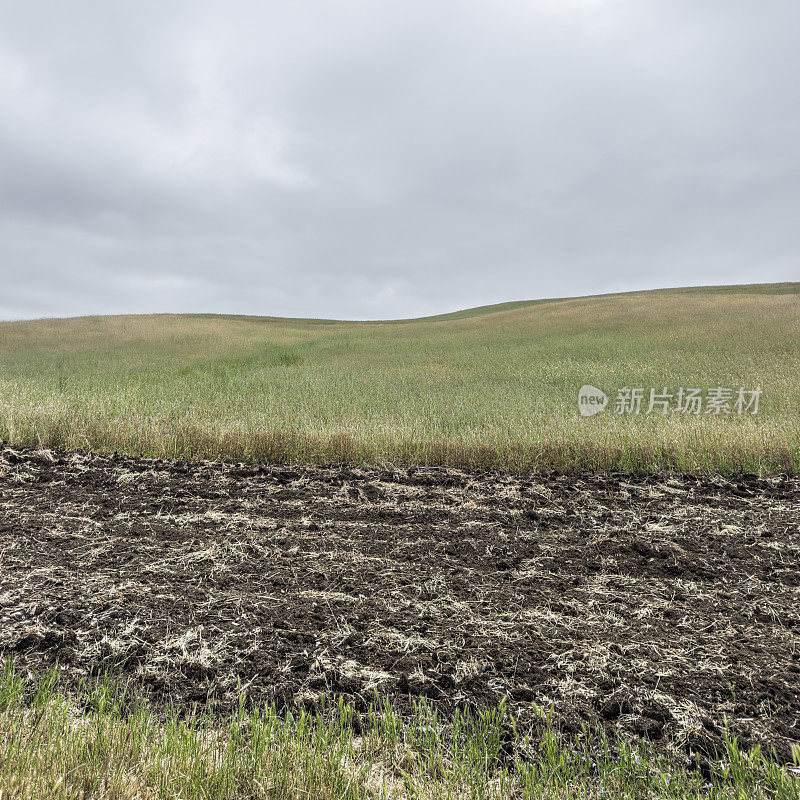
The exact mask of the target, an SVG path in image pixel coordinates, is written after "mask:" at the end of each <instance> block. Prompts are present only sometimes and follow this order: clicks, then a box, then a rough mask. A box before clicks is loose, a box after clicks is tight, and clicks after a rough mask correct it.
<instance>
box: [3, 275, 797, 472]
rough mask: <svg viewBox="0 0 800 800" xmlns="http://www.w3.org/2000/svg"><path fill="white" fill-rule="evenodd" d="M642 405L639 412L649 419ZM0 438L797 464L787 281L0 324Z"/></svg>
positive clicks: (239, 455) (206, 453) (506, 459)
mask: <svg viewBox="0 0 800 800" xmlns="http://www.w3.org/2000/svg"><path fill="white" fill-rule="evenodd" d="M585 383H588V384H592V385H594V386H597V387H600V388H602V389H604V390H605V392H606V393H607V394H608V395H609V397H610V401H611V406H613V403H614V399H615V396H616V393H617V390H618V389H620V388H621V387H625V386H627V387H643V388H645V389H649V387H654V388H656V389H658V390H659V391H660V390H661V389H662V388H663V387H665V386H666V387H668V388H669V389H670V391H671V392H677V390H678V388H679V387H697V388H701V389H707V388H712V387H717V386H721V387H731V388H733V389H738V388H740V387H743V388H746V389H756V388H759V387H760V388H761V389H762V392H763V394H762V396H761V400H760V408H759V413H758V414H757V415H755V416H753V415H743V416H739V415H737V414H735V413H732V414H727V415H725V414H720V415H718V416H717V415H710V414H702V415H700V416H694V415H686V414H678V413H669V414H668V415H666V416H663V415H661V414H659V413H651V414H645V413H642V414H640V415H638V416H636V415H628V414H626V415H617V414H615V413H613V408H611V406H610V407H609V409H608V410H607V411H606V412H605V413H603V414H599V415H597V416H594V417H587V418H583V417H581V416H580V415H579V414H578V409H577V399H576V398H577V392H578V388H579V387H580V386H581V385H582V384H585ZM646 405H647V403H646V401H645V405H644V406H643V411H644V410H645V406H646ZM0 438H5V439H7V440H10V441H11V443H12V444H18V445H38V444H41V445H44V446H49V447H74V448H82V449H85V448H93V449H105V450H111V449H119V450H126V451H130V452H134V453H144V454H150V455H158V456H168V457H210V458H216V457H226V458H232V459H242V460H268V461H281V462H282V461H294V460H310V461H337V460H357V461H369V462H375V461H382V460H387V461H394V462H400V463H414V462H421V463H429V464H441V463H448V464H453V465H462V466H487V467H488V466H502V467H510V468H531V467H533V468H559V469H574V468H584V467H587V468H604V469H607V468H624V469H628V468H632V469H644V470H649V469H654V468H659V467H665V466H666V467H672V468H676V469H681V470H720V471H726V470H738V469H746V470H759V469H760V470H770V471H776V470H777V471H787V470H793V471H798V470H800V284H776V285H759V286H735V287H716V288H697V289H674V290H659V291H652V292H635V293H629V294H618V295H604V296H596V297H586V298H576V299H563V300H548V301H538V302H537V301H533V302H529V303H507V304H503V305H500V306H495V307H491V306H490V307H483V308H477V309H471V310H468V311H462V312H457V313H455V314H448V315H442V316H439V317H431V318H424V319H417V320H403V321H393V322H337V321H332V320H294V319H277V318H267V317H263V318H262V317H236V316H215V315H174V316H173V315H158V316H125V317H85V318H79V319H66V320H37V321H31V322H4V323H0Z"/></svg>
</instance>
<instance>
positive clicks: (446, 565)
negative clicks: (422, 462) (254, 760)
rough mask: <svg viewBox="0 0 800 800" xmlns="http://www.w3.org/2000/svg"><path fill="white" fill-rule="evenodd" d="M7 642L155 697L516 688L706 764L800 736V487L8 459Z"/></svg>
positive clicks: (476, 701)
mask: <svg viewBox="0 0 800 800" xmlns="http://www.w3.org/2000/svg"><path fill="white" fill-rule="evenodd" d="M0 653H2V654H3V655H4V656H9V655H10V656H11V657H12V658H13V660H14V662H15V663H16V665H17V666H18V667H20V668H22V669H30V670H31V671H33V672H37V673H38V672H41V671H42V670H43V669H46V668H49V667H51V666H52V665H53V664H55V663H59V664H60V665H61V669H62V672H63V674H64V677H65V679H66V680H67V681H79V680H80V679H81V678H82V677H86V676H87V675H90V674H98V673H100V672H102V671H104V670H106V669H107V670H110V671H113V672H115V673H117V674H122V675H123V676H130V677H134V678H135V679H136V680H137V681H138V682H139V683H140V684H141V686H142V687H143V689H144V691H145V692H146V693H147V694H148V695H149V696H150V697H151V699H153V700H155V701H157V702H163V701H166V700H170V701H174V702H177V703H180V704H191V703H200V704H204V705H207V706H210V707H211V708H212V709H214V710H219V711H220V712H224V711H226V710H227V709H228V708H229V707H230V705H231V704H232V703H233V702H234V699H235V697H236V694H237V691H238V690H239V687H240V686H241V687H242V688H243V689H244V690H245V692H246V694H247V698H248V701H250V702H253V703H263V702H275V703H277V704H278V706H280V707H288V708H294V707H296V706H299V705H304V706H307V707H315V706H317V705H318V704H319V703H320V698H321V695H322V693H323V692H324V693H326V694H331V693H333V694H341V695H345V696H346V697H347V698H348V699H349V700H351V701H353V702H355V703H356V704H357V705H363V704H365V703H368V702H370V701H371V700H372V699H373V697H374V695H375V693H376V692H377V693H378V694H379V695H381V696H382V697H386V698H388V699H390V700H392V701H393V702H395V703H397V704H398V705H399V706H400V707H401V708H404V707H408V703H409V701H410V700H411V699H414V698H419V697H425V698H428V699H429V700H430V701H431V702H432V703H434V704H435V705H437V707H438V708H439V709H440V710H441V711H442V713H444V714H448V713H451V712H452V710H453V709H454V708H456V707H467V708H475V707H485V706H496V705H497V704H498V703H499V702H500V701H501V700H502V699H503V698H506V701H507V703H508V706H509V708H510V710H511V711H512V712H513V713H514V714H515V715H516V717H517V719H518V720H519V722H520V724H522V725H525V724H528V723H530V724H531V725H534V724H535V714H534V710H533V703H534V702H535V703H537V704H538V705H539V706H543V707H545V708H547V707H550V706H552V708H553V711H554V719H555V720H556V721H557V722H558V723H559V724H560V725H561V727H562V728H563V729H564V730H565V731H566V732H578V731H580V728H581V724H582V723H586V724H588V725H596V724H600V725H602V726H604V727H605V728H606V729H607V730H608V732H609V733H611V734H613V733H614V732H615V731H621V732H623V733H626V734H628V735H631V736H646V737H649V738H650V739H651V740H653V741H654V742H656V746H657V747H662V748H664V749H667V750H670V751H672V752H674V753H678V754H680V755H681V756H682V757H684V758H685V757H687V756H689V755H697V756H700V757H701V759H703V758H706V759H708V758H712V757H713V753H714V751H715V749H719V748H720V746H721V742H722V738H721V737H722V727H723V725H724V723H725V720H726V719H727V721H728V723H729V725H730V727H731V729H732V730H733V731H734V732H735V733H736V734H737V735H738V736H739V737H740V738H741V740H742V741H743V743H744V744H745V745H748V744H755V743H757V742H760V743H762V744H763V745H766V746H767V747H768V748H769V747H774V748H775V749H776V751H777V754H778V757H779V758H780V759H781V760H786V761H788V760H790V758H791V756H790V748H791V745H792V743H796V742H798V740H800V480H798V479H796V478H788V477H770V478H760V477H755V476H742V477H738V478H735V479H728V478H722V477H697V476H691V477H690V476H649V477H643V476H634V475H623V474H608V475H595V474H585V475H579V476H574V475H573V476H564V475H556V474H552V475H535V476H514V475H507V474H498V473H480V474H479V473H473V474H470V473H466V472H462V471H457V470H451V469H423V468H418V469H401V470H392V469H377V468H376V469H357V468H351V467H342V466H331V467H312V466H309V467H298V466H293V467H276V466H252V465H241V464H239V465H236V464H220V463H213V464H210V463H206V464H190V463H181V462H169V461H155V460H144V459H132V458H126V457H120V456H96V455H85V454H69V453H56V452H51V451H47V450H41V451H36V452H34V451H15V450H12V449H10V448H8V447H3V446H0Z"/></svg>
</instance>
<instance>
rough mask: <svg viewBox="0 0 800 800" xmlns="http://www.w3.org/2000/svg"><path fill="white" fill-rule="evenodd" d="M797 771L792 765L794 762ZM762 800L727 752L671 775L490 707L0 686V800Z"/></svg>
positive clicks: (761, 788) (745, 768) (784, 796)
mask: <svg viewBox="0 0 800 800" xmlns="http://www.w3.org/2000/svg"><path fill="white" fill-rule="evenodd" d="M799 761H800V759H799ZM442 797H452V798H461V797H463V798H498V800H499V799H500V798H548V797H549V798H572V797H582V798H601V797H602V798H611V799H612V800H613V799H615V798H657V797H665V798H706V797H707V798H776V800H797V798H798V797H800V779H797V778H795V777H793V776H792V774H791V772H790V771H787V770H785V769H783V768H782V767H780V766H778V765H777V764H775V763H774V762H773V761H771V760H769V759H767V758H765V757H764V756H763V754H762V753H761V752H760V750H758V749H756V750H754V751H751V752H750V753H747V754H745V753H742V752H740V750H739V749H738V747H737V745H736V742H735V740H733V739H729V740H728V741H727V752H726V753H725V754H722V756H721V758H720V761H719V763H718V765H716V770H715V771H714V772H713V774H711V776H710V777H709V776H706V777H703V776H701V775H700V773H699V772H696V771H692V770H686V769H683V768H680V767H677V766H675V765H671V764H669V763H667V762H665V761H663V760H661V759H659V758H657V757H655V756H653V755H652V753H651V751H650V750H649V748H648V747H647V746H646V745H645V744H642V745H641V746H639V747H636V748H634V747H631V746H630V745H627V744H625V743H623V742H621V741H619V742H615V743H614V744H613V746H612V745H610V744H609V742H608V741H607V740H605V739H603V738H602V737H600V738H594V739H593V738H592V737H591V736H585V737H584V738H583V740H582V742H581V744H578V742H577V740H573V741H567V740H562V739H560V738H559V737H558V736H557V734H556V733H555V732H554V731H553V730H552V728H551V727H550V726H549V720H548V718H547V716H546V715H543V716H542V730H541V732H540V735H539V736H537V738H536V741H535V742H534V741H533V740H531V739H530V738H528V736H527V735H522V734H520V733H518V732H517V731H516V730H515V728H514V724H513V719H512V718H511V717H510V716H509V715H508V714H507V713H506V712H505V709H504V708H502V707H501V708H499V709H497V710H495V711H491V712H484V713H481V714H478V715H476V716H471V715H457V716H456V718H455V719H453V720H452V721H448V722H446V723H445V722H443V721H441V720H440V719H439V718H438V717H437V715H436V713H435V712H434V711H433V710H431V709H430V708H429V707H427V706H426V705H424V704H422V705H417V706H416V707H415V710H414V713H413V715H412V716H411V717H410V718H406V719H401V717H400V716H399V715H398V714H397V713H396V712H395V711H394V710H393V709H392V708H391V707H390V706H389V705H383V706H381V705H376V706H375V707H374V708H372V709H370V711H369V712H368V713H366V714H361V715H357V714H355V712H354V711H353V710H352V708H350V707H348V706H346V705H343V704H341V703H339V704H338V705H337V704H334V705H333V706H331V707H330V708H329V709H328V711H325V712H322V713H315V714H311V715H309V714H306V713H304V712H302V711H301V712H300V713H299V714H298V715H295V716H292V715H287V716H285V717H284V716H280V715H278V714H276V713H275V711H274V710H271V709H265V710H254V711H245V710H244V708H241V709H240V710H239V712H238V713H237V714H235V715H233V716H232V717H231V718H229V719H227V720H220V719H215V718H213V717H210V716H204V715H202V714H199V715H198V714H189V715H188V716H187V715H179V714H178V712H177V711H175V710H167V711H166V712H162V713H159V714H156V713H155V712H154V711H153V710H152V709H151V708H149V707H148V706H147V705H146V704H142V703H137V702H135V701H131V699H130V697H128V696H126V695H125V693H121V692H118V691H117V690H115V689H114V687H113V684H112V683H110V682H108V681H106V682H104V683H102V684H101V685H99V686H97V687H95V688H94V689H92V690H86V691H82V692H78V693H72V694H67V693H65V692H64V691H63V690H62V689H61V688H60V687H59V685H58V678H57V673H51V674H50V675H49V676H47V677H46V678H44V679H43V680H40V681H38V682H36V683H34V684H33V685H31V684H28V685H26V683H25V682H24V681H23V680H22V679H21V678H20V677H19V676H17V675H16V674H15V672H14V670H13V668H12V667H11V665H10V662H7V664H6V668H5V672H4V674H3V676H2V679H0V798H2V799H3V800H17V799H19V800H22V799H23V798H24V799H25V800H28V799H30V800H34V799H38V798H65V799H66V798H107V799H108V800H111V798H114V799H115V800H128V799H130V800H133V798H186V799H187V800H189V799H190V798H191V799H192V800H193V799H194V798H215V800H216V799H217V798H219V799H222V798H231V799H233V798H293V799H295V798H297V799H299V798H310V799H311V800H313V799H314V798H328V799H330V800H332V799H333V798H341V799H342V800H345V799H346V798H347V799H349V798H353V799H354V800H355V798H442Z"/></svg>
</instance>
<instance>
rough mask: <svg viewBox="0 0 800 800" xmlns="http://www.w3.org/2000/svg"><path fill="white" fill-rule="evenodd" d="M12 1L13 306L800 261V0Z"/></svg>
mask: <svg viewBox="0 0 800 800" xmlns="http://www.w3.org/2000/svg"><path fill="white" fill-rule="evenodd" d="M0 20H2V21H1V23H0V287H1V288H0V318H4V319H11V318H29V317H40V316H69V315H76V314H94V313H97V314H114V313H128V312H155V311H176V312H184V311H213V312H225V313H242V314H268V315H281V316H314V317H318V316H324V317H337V318H391V317H407V316H418V315H424V314H430V313H438V312H444V311H449V310H454V309H457V308H463V307H467V306H474V305H482V304H485V303H493V302H500V301H504V300H518V299H529V298H539V297H552V296H564V295H577V294H590V293H597V292H603V291H617V290H626V289H638V288H653V287H661V286H684V285H699V284H715V283H753V282H767V281H782V280H800V46H798V42H800V3H798V2H797V0H785V1H783V0H765V1H764V2H761V3H754V2H751V1H750V0H491V2H489V0H475V1H474V2H471V1H470V0H453V2H443V1H442V0H399V1H398V2H394V0H391V1H390V0H363V1H361V2H358V1H356V0H350V1H349V2H343V1H342V0H319V1H318V2H308V1H307V0H291V2H285V1H283V0H282V1H281V2H277V0H274V1H272V2H251V3H247V2H231V0H227V2H224V3H223V2H219V3H205V2H198V0H192V2H185V3H183V2H163V1H162V2H147V1H143V0H138V1H137V2H135V3H134V2H124V3H122V2H94V1H93V2H80V1H79V0H71V2H68V3H57V2H47V3H43V2H36V1H35V0H27V2H24V3H21V2H17V0H14V1H13V2H5V1H2V2H0Z"/></svg>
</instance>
